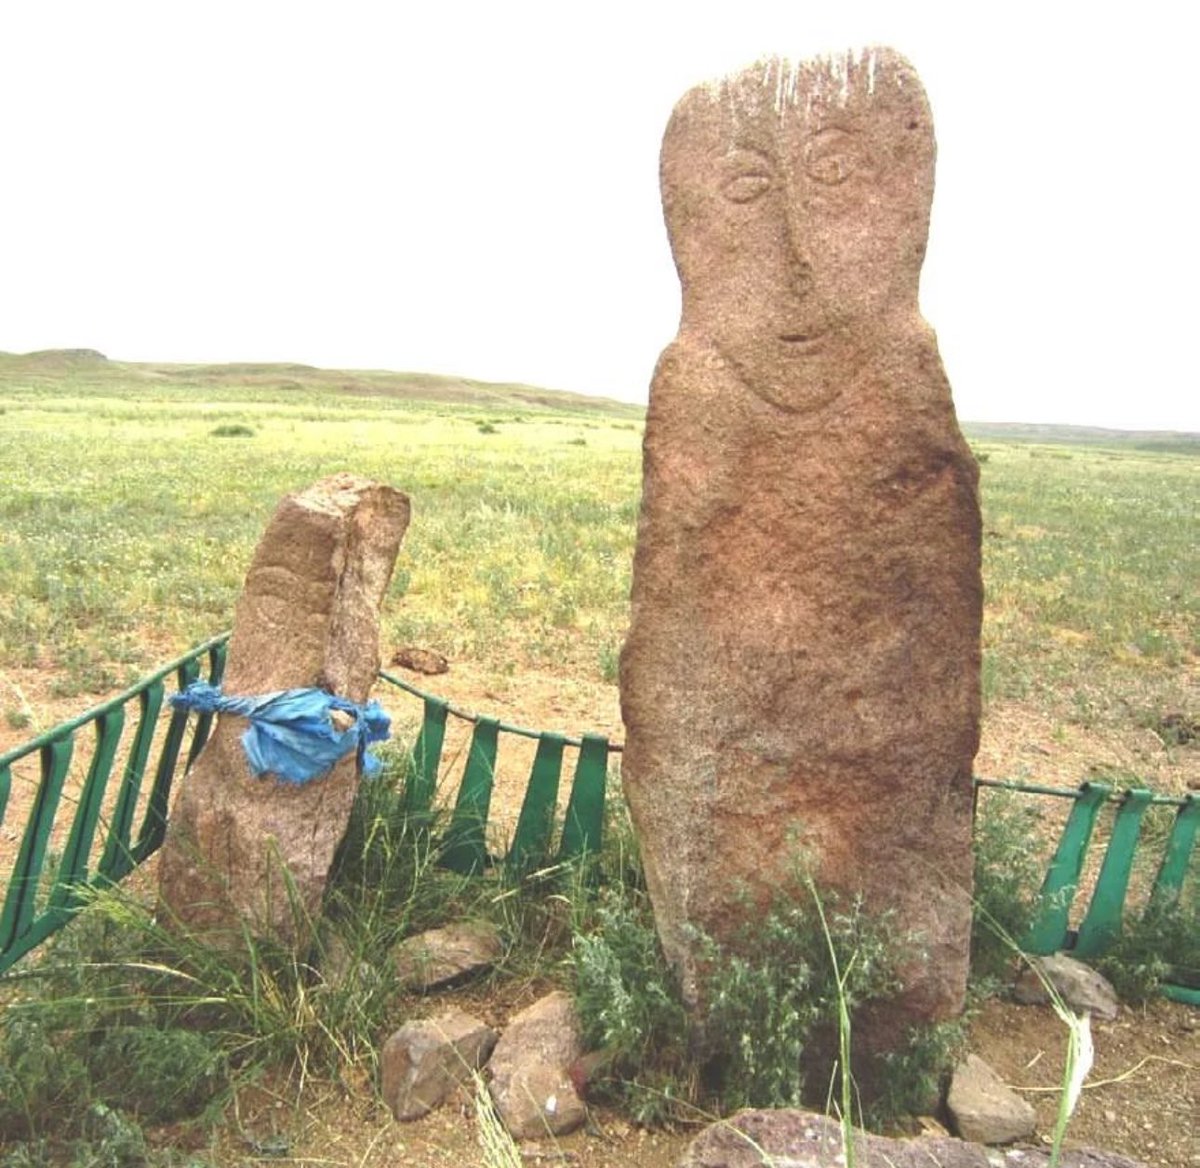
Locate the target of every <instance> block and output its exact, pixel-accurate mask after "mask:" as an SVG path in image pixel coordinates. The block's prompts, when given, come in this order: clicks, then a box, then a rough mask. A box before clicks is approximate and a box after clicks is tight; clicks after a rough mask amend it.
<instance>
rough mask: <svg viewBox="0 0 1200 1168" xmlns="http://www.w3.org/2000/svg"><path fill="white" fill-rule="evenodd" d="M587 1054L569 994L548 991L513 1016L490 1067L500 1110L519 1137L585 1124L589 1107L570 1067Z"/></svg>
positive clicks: (552, 1133)
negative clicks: (576, 1084)
mask: <svg viewBox="0 0 1200 1168" xmlns="http://www.w3.org/2000/svg"><path fill="white" fill-rule="evenodd" d="M582 1055H583V1039H582V1037H581V1035H580V1030H579V1020H578V1018H577V1017H576V1015H575V1006H574V1004H573V1003H572V1001H571V998H570V995H569V994H565V993H563V992H562V991H556V992H555V993H552V994H547V995H546V997H544V998H540V999H539V1000H538V1001H536V1002H534V1004H533V1005H532V1006H529V1007H528V1008H526V1009H524V1010H522V1011H521V1012H520V1013H519V1014H516V1015H514V1016H513V1018H512V1019H511V1021H510V1022H509V1024H508V1026H507V1027H506V1028H505V1031H504V1034H503V1035H502V1036H501V1038H500V1041H499V1042H498V1043H497V1044H496V1049H495V1051H494V1052H493V1054H492V1058H491V1061H490V1062H489V1063H488V1070H489V1071H490V1073H491V1076H492V1081H491V1093H492V1099H493V1100H494V1102H495V1104H496V1112H497V1114H498V1115H499V1116H500V1119H501V1121H502V1122H503V1124H504V1126H505V1127H506V1128H508V1130H509V1132H510V1133H511V1134H512V1135H513V1136H514V1137H515V1138H516V1139H518V1140H527V1139H541V1138H544V1137H546V1136H561V1135H566V1134H567V1133H568V1132H572V1131H574V1130H575V1129H576V1128H578V1127H581V1126H582V1125H583V1123H584V1121H585V1120H586V1119H587V1107H586V1106H585V1105H584V1102H583V1100H582V1099H581V1098H580V1097H579V1094H578V1092H577V1091H576V1090H575V1084H574V1082H573V1081H572V1076H571V1070H570V1068H571V1067H572V1066H573V1065H574V1064H575V1063H577V1061H578V1060H579V1059H580V1058H581V1056H582Z"/></svg>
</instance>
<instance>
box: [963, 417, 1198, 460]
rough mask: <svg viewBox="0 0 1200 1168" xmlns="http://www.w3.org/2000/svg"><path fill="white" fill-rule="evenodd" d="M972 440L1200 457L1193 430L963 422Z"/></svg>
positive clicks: (1042, 423) (964, 428)
mask: <svg viewBox="0 0 1200 1168" xmlns="http://www.w3.org/2000/svg"><path fill="white" fill-rule="evenodd" d="M962 428H963V431H964V432H965V433H966V435H967V437H968V438H974V439H976V440H978V441H985V442H1032V443H1039V442H1044V443H1049V444H1060V445H1072V446H1078V445H1087V446H1133V447H1136V448H1138V449H1140V450H1175V451H1179V452H1180V453H1190V454H1200V433H1196V432H1195V431H1190V430H1113V429H1106V428H1105V427H1103V426H1070V425H1059V424H1053V423H1049V422H963V423H962Z"/></svg>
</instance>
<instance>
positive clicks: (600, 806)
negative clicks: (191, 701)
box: [0, 634, 1200, 1005]
mask: <svg viewBox="0 0 1200 1168" xmlns="http://www.w3.org/2000/svg"><path fill="white" fill-rule="evenodd" d="M227 639H228V634H224V635H222V636H220V637H215V638H213V639H212V640H210V641H207V642H205V643H204V644H202V645H200V646H198V647H197V648H195V649H193V650H192V651H191V652H190V653H188V654H185V655H184V656H183V657H180V658H178V659H177V660H175V661H172V662H171V663H170V664H168V665H165V666H163V668H161V669H159V670H158V671H157V672H155V673H153V674H151V675H150V676H149V677H147V678H145V679H143V680H142V681H141V682H139V683H138V684H137V685H135V686H133V687H132V688H131V689H128V690H126V691H125V692H124V693H122V694H118V695H117V696H116V697H115V698H113V699H111V700H110V701H108V702H105V703H104V704H102V705H99V706H96V707H95V708H93V709H91V710H88V711H87V712H86V713H84V714H81V715H80V716H79V717H77V718H74V719H72V720H71V721H69V722H65V723H63V724H62V725H61V726H58V727H56V728H54V729H53V730H49V731H47V732H46V733H44V734H41V735H39V736H38V737H36V738H34V739H33V740H32V741H30V742H27V743H26V744H24V745H23V746H21V747H18V748H17V749H15V750H10V751H8V752H7V753H5V754H0V829H2V828H3V827H4V824H5V822H6V820H5V816H6V812H7V807H8V804H9V801H10V793H11V790H12V782H13V775H14V768H18V767H19V766H20V765H21V764H22V763H27V762H29V761H30V760H32V759H34V758H35V757H36V764H37V767H38V778H37V781H36V790H35V793H34V795H33V800H32V804H31V809H30V811H29V815H28V819H27V822H26V823H25V825H24V829H23V831H22V833H21V836H20V844H19V848H18V851H17V855H16V861H15V863H14V864H13V867H12V873H11V876H10V877H9V880H8V887H7V892H6V893H5V896H4V900H3V903H2V907H0V972H3V971H4V970H5V969H7V968H8V967H9V966H10V965H12V963H13V962H15V961H16V960H17V959H18V958H20V957H21V956H23V955H24V954H26V953H28V952H29V951H30V950H32V949H34V948H35V947H36V946H37V945H39V944H40V943H41V942H42V941H43V940H44V939H45V938H46V937H48V936H49V935H50V934H51V933H53V932H54V931H55V930H56V929H58V928H60V927H61V926H62V925H63V924H65V923H66V921H67V920H69V919H70V917H71V915H72V913H73V912H74V910H75V909H76V908H77V907H78V905H79V904H80V902H81V900H82V893H83V890H85V889H86V888H88V887H89V886H98V885H103V884H105V883H112V882H115V881H118V880H120V879H122V878H123V877H124V876H126V875H128V873H129V872H130V871H132V869H133V868H135V867H136V866H137V865H139V864H141V863H142V862H143V861H144V860H145V859H146V858H147V857H148V856H150V855H151V854H152V853H153V852H154V851H155V850H156V849H157V848H158V847H159V845H160V844H161V843H162V839H163V834H164V832H165V830H166V824H167V808H168V802H169V798H170V793H171V787H172V784H173V782H174V781H175V778H176V777H177V775H179V774H180V773H182V772H183V771H186V769H187V768H188V767H189V766H191V764H192V762H193V761H194V760H195V758H196V756H197V755H198V754H199V752H200V750H201V749H202V748H203V746H204V743H205V742H206V741H207V738H208V735H209V731H210V729H211V725H212V715H210V714H201V715H191V714H189V713H188V711H186V710H183V709H173V710H172V711H171V712H170V714H169V715H168V716H164V717H160V714H161V713H162V712H163V710H164V704H165V699H166V697H167V683H168V681H169V680H173V682H174V684H175V686H176V688H177V689H179V690H182V689H184V688H186V687H187V686H188V685H189V684H190V683H191V682H192V681H195V680H197V679H198V678H199V677H200V675H201V669H202V665H203V664H206V665H207V677H206V680H208V681H211V682H212V683H213V684H214V685H216V684H219V683H220V680H221V675H222V672H223V670H224V666H225V650H226V642H227ZM380 678H381V680H382V681H383V682H384V683H385V684H387V685H390V686H393V687H395V688H397V689H399V690H401V691H403V692H405V693H406V694H408V695H410V696H412V697H415V698H417V699H419V700H420V701H421V703H422V717H421V723H420V729H419V730H418V732H417V735H416V738H415V741H414V743H413V747H412V766H411V768H410V770H409V775H408V780H407V783H406V787H405V811H406V813H409V814H413V813H417V814H422V813H426V812H428V811H430V809H431V808H432V806H433V803H434V800H435V797H436V794H437V790H438V786H439V778H440V776H441V774H442V772H443V771H444V770H445V769H446V763H445V760H444V757H443V755H444V747H445V742H446V731H447V725H448V722H449V719H450V718H452V717H453V718H456V719H459V720H463V721H465V722H469V723H471V724H472V730H471V736H470V744H469V746H468V747H467V750H466V761H465V763H464V765H463V769H462V777H461V779H460V780H459V784H458V790H457V794H456V796H455V798H454V803H453V808H452V809H450V810H449V820H448V826H447V828H446V829H445V831H444V833H443V835H442V837H441V847H440V862H441V864H442V865H443V866H445V867H448V868H451V869H453V870H456V871H459V872H463V873H477V872H481V871H483V870H485V869H486V868H489V867H492V866H495V865H497V864H503V865H504V866H505V868H506V870H507V871H509V872H514V873H518V874H519V873H524V872H528V871H531V870H534V869H536V868H538V867H541V866H542V865H544V864H546V863H548V862H556V861H562V860H568V859H571V858H574V857H577V856H580V855H582V854H583V853H585V852H588V851H595V850H598V849H599V847H600V845H601V842H602V836H603V830H604V816H605V800H606V797H607V774H608V762H609V756H610V755H611V754H613V753H616V752H619V751H620V750H621V746H620V744H618V743H612V742H609V740H608V739H607V738H605V737H603V736H601V735H598V734H584V735H583V736H582V737H580V738H571V737H568V736H567V735H564V734H558V733H553V732H548V731H538V730H530V729H526V728H525V727H522V726H515V725H511V724H509V723H506V722H502V721H500V720H498V719H495V718H489V717H485V716H483V715H479V714H474V713H471V712H469V711H465V710H462V709H459V708H457V707H455V706H453V705H451V704H450V703H449V702H448V701H446V700H444V699H443V698H439V697H437V696H435V695H433V694H429V693H426V692H425V691H423V690H420V689H418V688H417V687H416V686H413V685H411V684H409V683H408V682H406V681H404V680H402V679H401V678H398V677H395V676H393V675H391V674H389V673H381V674H380ZM129 709H135V710H136V713H137V716H136V731H135V732H134V734H133V738H132V742H131V744H130V746H129V748H128V750H127V752H126V753H125V761H124V766H123V767H122V768H121V774H120V778H119V780H117V781H116V784H115V786H113V783H112V779H113V775H114V773H115V771H116V769H117V767H116V761H117V758H118V755H119V753H120V745H121V740H122V737H123V732H124V729H125V727H126V723H127V720H128V719H127V715H126V711H127V710H129ZM89 730H90V731H93V732H94V740H93V743H92V751H91V755H90V757H89V759H88V761H87V763H86V767H87V770H86V777H85V778H84V780H83V783H82V786H81V787H80V789H79V792H78V795H77V796H72V798H69V799H66V800H64V790H65V789H66V782H67V776H68V772H69V771H70V769H71V764H72V760H73V758H74V755H75V751H76V746H77V744H78V742H79V737H80V735H81V734H83V733H85V732H87V731H89ZM503 735H508V736H515V737H520V738H525V739H532V740H534V741H535V742H536V744H537V745H536V751H535V754H534V758H533V764H532V767H531V769H530V773H529V778H528V780H527V781H526V785H525V791H524V796H523V799H522V802H521V809H520V814H519V816H518V818H517V822H516V827H515V829H514V830H513V832H512V837H511V841H510V842H509V844H508V848H507V851H506V852H505V853H504V854H503V855H498V854H495V853H493V852H492V851H490V850H489V848H490V846H491V841H489V830H488V827H489V815H490V813H491V803H492V794H493V790H494V785H495V776H496V771H497V759H498V755H499V750H500V742H501V737H502V736H503ZM156 741H158V742H159V747H158V752H157V755H156V758H155V762H154V764H153V766H151V763H150V759H151V755H152V754H153V753H154V744H155V742H156ZM185 744H186V745H187V750H186V752H185V751H184V746H185ZM568 747H572V748H575V749H577V750H578V759H577V761H576V764H575V769H574V774H573V777H572V781H571V789H570V792H569V795H568V798H567V803H566V807H565V810H564V812H563V816H562V820H561V824H558V823H556V820H557V814H556V813H557V808H558V805H559V794H560V788H561V786H562V780H563V771H564V751H565V749H566V748H568ZM149 774H152V775H153V778H152V780H151V782H150V785H149V787H148V788H147V787H146V784H145V777H146V776H147V775H149ZM976 783H977V786H978V787H979V788H1001V789H1005V790H1009V791H1014V792H1017V793H1019V794H1022V795H1027V796H1046V797H1049V798H1055V799H1071V800H1073V804H1072V807H1071V810H1070V813H1069V815H1068V816H1067V819H1066V823H1065V825H1064V828H1063V831H1062V835H1061V837H1060V839H1059V841H1058V845H1057V848H1056V850H1055V852H1054V855H1053V859H1052V860H1051V861H1050V865H1049V868H1048V870H1047V873H1046V876H1045V879H1044V881H1043V884H1042V888H1041V894H1040V898H1039V902H1038V910H1037V914H1036V919H1035V923H1034V926H1033V928H1032V929H1031V930H1030V932H1029V934H1028V935H1027V936H1026V937H1025V938H1024V939H1023V941H1022V947H1023V948H1024V949H1025V951H1026V952H1029V953H1035V954H1040V953H1052V952H1055V951H1058V950H1060V949H1066V950H1069V951H1071V952H1073V953H1074V954H1076V955H1078V956H1080V957H1092V956H1095V955H1097V954H1099V953H1102V952H1104V950H1105V949H1106V948H1107V947H1108V946H1109V945H1111V943H1112V942H1113V940H1114V939H1115V938H1116V937H1117V936H1118V935H1119V933H1120V931H1121V927H1122V923H1123V918H1124V916H1125V913H1126V911H1127V905H1128V900H1129V891H1130V878H1131V874H1132V872H1133V868H1134V858H1135V855H1137V854H1138V849H1139V847H1140V848H1141V852H1142V857H1143V860H1144V859H1145V852H1146V850H1147V847H1148V846H1150V845H1148V844H1147V842H1146V841H1145V840H1144V839H1142V833H1141V828H1142V820H1143V817H1144V815H1145V813H1146V811H1147V809H1148V808H1150V807H1152V806H1155V805H1164V806H1171V807H1175V808H1176V811H1175V815H1174V819H1173V822H1172V826H1171V828H1170V830H1169V832H1168V833H1167V835H1166V839H1165V843H1164V844H1163V847H1162V852H1161V856H1160V857H1159V859H1158V864H1157V870H1156V875H1155V877H1154V880H1153V884H1152V887H1151V890H1150V893H1149V898H1148V900H1147V906H1148V907H1149V906H1153V905H1154V904H1156V903H1162V902H1163V901H1166V900H1170V899H1172V898H1177V897H1178V896H1179V895H1180V893H1181V891H1182V889H1183V887H1184V882H1185V880H1186V879H1187V877H1188V874H1189V872H1190V870H1191V869H1190V866H1191V864H1192V862H1193V858H1194V855H1195V853H1196V848H1195V843H1196V835H1197V829H1198V827H1200V799H1198V798H1197V796H1196V794H1195V793H1192V794H1189V795H1187V796H1184V797H1182V798H1173V797H1166V796H1160V795H1154V794H1152V793H1151V792H1150V791H1148V790H1145V789H1144V788H1133V789H1130V790H1127V791H1124V792H1115V791H1114V790H1113V789H1112V788H1111V787H1110V786H1107V785H1105V784H1101V783H1091V782H1089V783H1084V784H1083V786H1081V787H1079V788H1077V789H1069V788H1059V787H1045V786H1039V785H1036V784H1031V783H1005V782H996V781H993V780H987V779H977V780H976ZM110 788H111V790H110ZM72 801H73V802H74V812H73V813H72V812H71V811H70V809H69V808H70V804H71V802H72ZM1109 804H1115V815H1114V817H1113V822H1112V827H1111V831H1109V832H1108V833H1107V844H1106V845H1105V847H1104V853H1103V858H1102V860H1101V861H1100V864H1099V872H1098V875H1097V876H1096V877H1095V880H1094V882H1091V881H1089V882H1088V884H1089V887H1090V892H1089V894H1088V896H1087V898H1086V899H1087V903H1086V905H1085V906H1080V908H1081V909H1082V916H1081V917H1080V912H1079V910H1078V909H1077V907H1076V903H1075V902H1076V900H1077V899H1080V889H1081V888H1082V887H1083V886H1084V881H1083V880H1082V879H1081V877H1082V875H1083V872H1084V868H1085V864H1086V862H1087V859H1088V852H1089V847H1090V845H1091V844H1092V842H1093V838H1094V828H1095V826H1096V823H1097V818H1098V815H1099V813H1100V811H1101V809H1102V808H1103V807H1105V806H1106V805H1109ZM67 822H69V828H68V827H67V826H66V824H67ZM135 824H136V825H137V830H136V832H135V830H134V827H135ZM60 828H61V830H62V831H65V832H66V833H67V834H66V840H65V842H62V841H61V839H60V833H59V829H60ZM556 828H557V829H558V830H557V841H556ZM98 833H99V835H100V837H101V838H100V840H98V839H97V835H98ZM52 841H53V842H54V847H53V848H52V847H51V844H52ZM1075 919H1078V920H1080V923H1079V925H1078V927H1072V925H1071V921H1072V920H1075ZM1165 992H1167V993H1168V994H1169V996H1171V997H1175V998H1178V999H1180V1000H1183V1001H1188V1002H1191V1003H1192V1004H1195V1005H1200V986H1193V985H1185V984H1172V985H1170V986H1167V987H1165Z"/></svg>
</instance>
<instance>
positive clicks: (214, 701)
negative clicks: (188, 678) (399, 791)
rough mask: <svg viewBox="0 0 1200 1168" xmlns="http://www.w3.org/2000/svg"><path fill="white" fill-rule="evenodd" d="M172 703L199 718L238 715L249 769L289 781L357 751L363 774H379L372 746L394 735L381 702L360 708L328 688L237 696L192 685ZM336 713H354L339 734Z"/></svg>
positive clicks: (316, 773) (320, 770) (311, 774)
mask: <svg viewBox="0 0 1200 1168" xmlns="http://www.w3.org/2000/svg"><path fill="white" fill-rule="evenodd" d="M171 704H172V705H173V706H178V707H182V708H185V709H189V710H195V711H196V712H197V713H200V714H215V713H221V714H238V715H240V716H241V717H243V718H247V719H249V722H250V725H249V726H248V727H247V729H246V732H245V733H244V734H243V735H242V747H243V749H244V750H245V752H246V761H247V763H249V765H250V769H251V770H252V771H253V772H254V773H255V774H256V775H264V774H267V773H270V774H273V775H276V776H277V777H279V778H280V779H283V780H284V781H285V782H288V783H296V784H300V783H307V782H309V781H310V780H311V779H315V778H317V777H318V776H319V775H323V774H324V773H325V772H326V771H328V770H329V769H330V768H331V767H332V766H333V764H334V763H336V762H337V761H338V760H339V759H341V758H344V757H345V756H346V755H347V754H349V753H350V752H351V751H352V750H353V751H356V752H357V755H358V765H359V769H360V770H361V771H362V772H363V774H365V775H367V776H368V777H369V776H371V775H374V774H376V773H377V772H378V771H379V768H380V763H379V760H378V759H377V758H375V757H374V756H373V755H371V754H370V753H368V751H367V747H368V746H369V745H370V744H371V743H373V742H382V741H383V740H384V739H386V738H388V737H389V736H390V734H391V719H390V718H389V717H388V716H387V714H386V713H384V711H383V709H382V707H381V706H380V705H379V703H378V702H376V701H371V702H368V703H367V704H366V705H365V706H360V705H358V704H357V703H356V702H352V701H350V700H349V699H347V698H339V697H336V696H335V695H333V694H331V693H326V692H325V690H323V689H285V690H279V691H277V692H275V693H267V694H259V695H257V696H255V697H232V696H229V695H226V694H223V693H222V692H221V689H220V687H219V686H215V685H212V684H210V683H209V682H207V681H193V682H192V683H191V685H189V686H188V687H187V688H186V689H185V690H183V691H182V692H181V693H177V694H175V695H174V696H173V697H172V698H171ZM335 711H341V712H343V713H346V714H350V715H352V716H353V719H354V720H353V722H351V724H350V725H349V726H347V727H346V728H345V729H344V730H339V729H338V728H337V726H336V725H335V724H334V722H333V719H332V717H331V715H332V714H333V713H334V712H335Z"/></svg>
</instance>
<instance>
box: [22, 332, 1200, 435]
mask: <svg viewBox="0 0 1200 1168" xmlns="http://www.w3.org/2000/svg"><path fill="white" fill-rule="evenodd" d="M13 377H27V378H29V379H31V380H36V381H41V382H44V381H48V380H57V379H70V380H75V379H83V378H86V380H88V381H89V382H91V383H93V384H102V383H103V382H105V381H112V382H114V383H115V382H123V383H124V384H126V385H128V384H129V383H130V382H137V381H142V382H145V383H147V384H152V383H154V382H171V383H173V384H175V385H183V386H195V387H196V388H197V389H203V388H223V389H230V388H236V387H245V388H247V389H254V388H256V387H261V388H264V389H272V390H307V391H310V392H312V391H317V392H327V393H349V394H359V395H363V396H372V397H390V398H406V399H410V400H413V401H425V402H445V403H447V404H453V405H468V406H480V407H488V406H490V407H493V408H500V409H514V408H515V409H522V408H524V409H530V408H541V409H551V410H554V409H559V410H588V411H594V412H598V413H602V414H608V415H614V416H618V417H624V418H641V417H644V416H645V413H646V407H645V406H644V405H639V404H636V403H632V402H622V401H617V400H616V399H614V398H606V397H594V396H591V395H589V394H583V393H574V392H572V391H570V390H564V389H545V388H543V387H541V386H535V385H526V384H523V383H521V382H490V381H479V380H476V379H474V378H469V377H456V376H453V375H447V374H439V373H417V372H398V371H392V370H386V369H322V368H318V367H317V366H315V365H303V364H298V363H295V362H231V363H227V364H214V365H205V364H182V363H181V364H174V363H168V362H157V361H114V360H110V359H109V358H108V357H106V356H105V355H104V354H103V353H100V352H98V351H97V350H95V349H44V350H39V351H37V352H33V353H6V352H2V351H0V384H2V383H3V381H5V380H8V379H10V378H13ZM962 428H963V431H964V433H965V434H966V435H967V437H968V438H970V439H972V440H974V441H977V442H980V441H982V442H1026V443H1030V444H1040V443H1046V444H1052V445H1089V446H1129V447H1134V448H1137V449H1140V450H1147V451H1154V450H1159V451H1175V452H1177V453H1186V454H1196V455H1200V433H1196V432H1193V431H1185V430H1117V429H1109V428H1106V427H1102V426H1080V425H1071V424H1064V423H1045V422H972V421H969V420H964V421H963V422H962Z"/></svg>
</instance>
